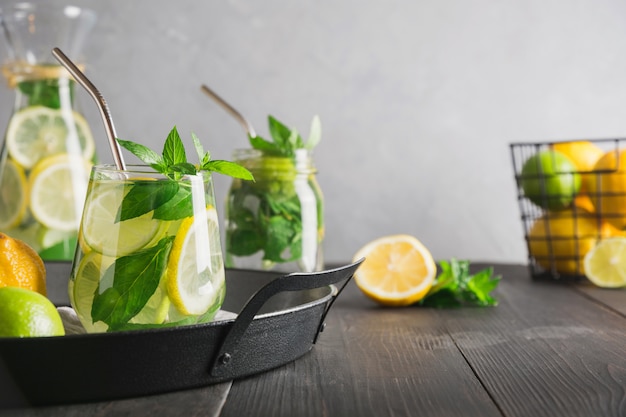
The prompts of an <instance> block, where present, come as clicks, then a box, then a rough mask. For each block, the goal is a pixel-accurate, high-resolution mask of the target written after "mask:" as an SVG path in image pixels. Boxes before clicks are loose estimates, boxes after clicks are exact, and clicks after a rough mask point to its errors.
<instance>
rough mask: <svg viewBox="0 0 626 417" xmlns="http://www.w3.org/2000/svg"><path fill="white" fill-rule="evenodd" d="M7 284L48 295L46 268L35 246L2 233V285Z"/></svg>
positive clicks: (0, 283) (0, 259) (0, 282)
mask: <svg viewBox="0 0 626 417" xmlns="http://www.w3.org/2000/svg"><path fill="white" fill-rule="evenodd" d="M5 286H9V287H21V288H25V289H28V290H32V291H36V292H38V293H41V294H42V295H46V268H45V266H44V263H43V261H42V260H41V258H40V257H39V255H38V254H37V252H35V251H34V250H33V248H31V247H30V246H28V245H27V244H26V243H24V242H23V241H21V240H19V239H15V238H12V237H10V236H7V235H5V234H4V233H0V287H5Z"/></svg>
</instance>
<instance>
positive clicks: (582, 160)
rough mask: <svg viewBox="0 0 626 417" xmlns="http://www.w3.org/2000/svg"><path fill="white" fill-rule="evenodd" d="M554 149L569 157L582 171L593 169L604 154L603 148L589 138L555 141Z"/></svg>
mask: <svg viewBox="0 0 626 417" xmlns="http://www.w3.org/2000/svg"><path fill="white" fill-rule="evenodd" d="M552 149H553V150H555V151H557V152H560V153H562V154H563V155H565V156H566V157H568V158H569V159H570V161H572V162H573V163H574V165H576V168H577V169H578V171H580V172H591V171H593V167H594V166H595V164H596V162H597V161H598V159H600V158H601V157H602V155H604V150H602V148H600V147H599V146H597V145H596V144H594V143H592V142H590V141H587V140H580V141H572V142H558V143H554V144H553V145H552ZM583 187H584V185H583Z"/></svg>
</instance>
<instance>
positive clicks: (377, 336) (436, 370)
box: [221, 284, 501, 417]
mask: <svg viewBox="0 0 626 417" xmlns="http://www.w3.org/2000/svg"><path fill="white" fill-rule="evenodd" d="M439 314H440V313H439V312H437V311H435V310H429V309H418V308H403V309H384V308H379V307H377V306H375V305H374V304H373V303H370V302H369V301H367V300H365V298H364V297H363V296H362V295H361V294H360V292H358V289H356V288H355V286H354V284H350V285H349V287H348V288H347V289H346V290H345V291H344V293H343V294H341V296H340V297H339V299H338V301H337V303H335V306H333V309H332V310H331V313H330V314H329V317H328V318H327V324H328V325H327V328H326V330H325V331H324V332H323V333H322V334H321V336H320V339H319V341H318V343H317V345H316V346H315V347H314V349H313V351H312V352H311V353H310V354H308V355H306V356H305V357H303V358H301V359H299V360H297V361H295V362H293V363H291V364H288V365H286V366H283V367H281V368H279V369H277V370H274V371H271V372H268V373H265V374H262V375H258V376H256V377H253V378H249V379H247V380H243V381H235V382H234V383H233V387H232V388H231V392H230V394H229V398H228V400H227V402H226V404H225V406H224V408H223V410H222V414H221V415H222V416H226V417H227V416H242V415H248V414H250V413H251V412H253V413H254V415H258V416H320V415H329V416H350V415H355V416H388V415H399V416H401V415H419V416H442V415H445V416H464V417H471V416H481V417H489V416H500V415H501V414H500V412H499V411H498V409H497V408H496V407H495V406H494V404H493V403H492V401H491V399H490V398H489V397H488V395H487V394H486V393H485V391H484V389H483V388H482V386H481V385H480V384H479V382H478V380H477V379H476V378H475V376H474V375H473V373H472V370H471V369H470V368H469V367H468V365H467V363H466V362H465V360H464V358H463V357H462V356H461V355H460V354H459V351H458V349H457V347H456V346H455V344H454V342H453V340H452V339H451V338H450V336H449V335H447V334H446V333H445V332H443V331H442V330H441V328H440V326H439Z"/></svg>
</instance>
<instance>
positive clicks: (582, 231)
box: [528, 208, 624, 275]
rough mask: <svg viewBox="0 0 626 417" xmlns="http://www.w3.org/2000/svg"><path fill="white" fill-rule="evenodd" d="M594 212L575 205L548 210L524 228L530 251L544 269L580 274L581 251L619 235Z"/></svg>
mask: <svg viewBox="0 0 626 417" xmlns="http://www.w3.org/2000/svg"><path fill="white" fill-rule="evenodd" d="M623 235H624V233H623V232H622V231H620V230H618V229H616V228H615V227H614V226H612V225H611V224H610V223H606V222H599V221H598V218H597V216H596V215H595V214H593V213H590V212H588V211H586V210H583V209H580V208H576V209H567V210H563V211H559V212H548V213H546V214H544V215H543V216H542V217H540V218H538V219H537V220H535V222H534V223H533V225H532V227H531V228H530V231H529V232H528V248H529V251H530V255H531V256H532V257H533V258H534V259H535V261H536V262H537V263H538V264H539V265H540V266H541V267H542V268H544V269H546V270H549V271H551V270H553V269H554V270H556V271H557V272H559V273H561V274H567V275H583V274H584V267H583V260H584V258H585V255H586V254H587V253H588V252H589V251H590V250H591V249H592V248H593V247H594V246H595V245H596V243H597V242H598V241H599V240H600V239H603V238H608V237H614V236H623Z"/></svg>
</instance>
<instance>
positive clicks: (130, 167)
mask: <svg viewBox="0 0 626 417" xmlns="http://www.w3.org/2000/svg"><path fill="white" fill-rule="evenodd" d="M91 171H92V172H96V171H97V172H101V173H107V172H108V173H111V174H119V175H123V174H141V175H153V176H154V175H160V176H162V177H165V178H169V175H168V174H164V173H163V172H160V171H157V170H156V169H154V168H153V167H151V166H150V165H147V164H126V169H119V168H118V167H117V165H115V164H94V165H92V167H91ZM211 174H212V172H211V171H206V170H200V171H198V172H197V173H196V174H183V173H181V178H180V179H183V178H186V177H198V176H211ZM131 179H132V178H131Z"/></svg>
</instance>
